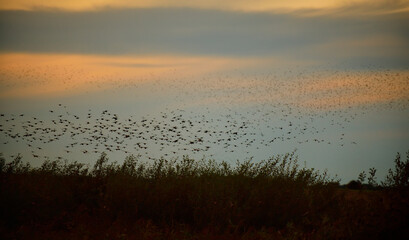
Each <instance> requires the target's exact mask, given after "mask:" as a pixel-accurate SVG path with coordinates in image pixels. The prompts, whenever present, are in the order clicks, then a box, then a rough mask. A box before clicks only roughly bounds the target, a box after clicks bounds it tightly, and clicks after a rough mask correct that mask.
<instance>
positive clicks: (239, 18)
mask: <svg viewBox="0 0 409 240" xmlns="http://www.w3.org/2000/svg"><path fill="white" fill-rule="evenodd" d="M329 2H330V3H329ZM408 6H409V1H385V0H381V1H343V0H339V1H298V0H297V1H295V0H293V1H236V0H235V1H222V2H220V1H164V0H156V1H155V0H154V1H121V0H120V1H109V0H105V1H97V0H94V1H64V0H62V1H28V0H27V1H26V0H20V1H1V4H0V8H1V9H2V12H1V16H0V24H1V25H0V32H1V35H2V38H1V39H0V51H1V52H3V53H9V52H26V53H75V54H100V55H104V54H105V55H106V54H107V55H118V54H119V55H183V56H193V55H208V56H233V57H254V56H257V57H269V58H279V59H280V60H288V61H300V62H303V61H306V62H317V63H320V62H325V63H328V62H330V63H333V64H341V65H347V66H356V65H357V64H358V65H359V64H366V65H370V64H375V65H382V66H385V67H392V68H395V67H397V68H399V67H405V66H407V63H408V62H409V57H408V56H409V30H408V28H409V27H408V22H409V8H408Z"/></svg>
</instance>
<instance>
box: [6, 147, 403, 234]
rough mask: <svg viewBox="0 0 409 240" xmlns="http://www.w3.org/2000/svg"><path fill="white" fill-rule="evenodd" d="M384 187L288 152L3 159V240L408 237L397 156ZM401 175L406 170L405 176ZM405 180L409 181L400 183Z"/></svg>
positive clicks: (370, 179)
mask: <svg viewBox="0 0 409 240" xmlns="http://www.w3.org/2000/svg"><path fill="white" fill-rule="evenodd" d="M395 163H396V169H395V170H393V171H392V170H391V171H390V174H389V175H388V177H387V179H386V180H385V182H384V183H382V186H380V187H377V188H374V187H372V188H369V187H365V186H369V185H371V186H373V185H375V184H376V183H375V180H374V174H375V173H374V170H373V169H371V170H370V172H372V173H373V174H370V175H371V176H372V177H371V178H369V179H368V182H369V183H370V184H369V183H368V184H366V185H365V184H362V182H363V181H364V179H365V176H363V175H360V179H359V180H360V181H356V183H357V184H358V185H357V186H358V187H356V188H357V190H352V189H349V188H345V187H341V186H339V182H338V181H337V180H335V179H332V178H330V177H329V176H328V175H327V174H326V173H325V172H324V173H320V172H318V171H316V170H314V169H308V168H305V167H303V168H302V167H300V166H299V164H298V158H297V156H296V155H295V154H294V153H289V154H285V155H278V156H275V157H272V158H270V159H268V160H266V161H263V162H260V163H253V162H252V161H250V160H249V161H244V162H237V164H236V165H234V166H231V165H229V164H228V163H226V162H221V163H218V162H215V161H213V160H200V161H195V160H193V159H190V158H189V157H187V156H185V157H183V158H182V159H181V160H171V161H169V160H165V159H158V160H156V161H154V162H152V163H146V162H143V161H140V160H139V158H138V157H135V156H128V157H127V158H126V159H125V161H124V162H123V164H117V163H116V162H109V161H108V158H107V155H106V154H105V153H103V154H101V156H100V158H99V159H98V160H97V161H96V163H95V165H94V166H93V167H92V168H90V167H88V166H86V165H84V164H80V163H77V162H73V163H70V162H62V161H49V160H48V161H45V162H44V163H43V164H42V166H41V167H38V168H32V167H31V166H30V165H29V164H24V163H23V161H22V159H21V157H19V156H18V157H17V158H15V159H14V160H13V161H11V162H9V163H6V161H5V159H4V158H2V157H1V158H0V167H1V174H0V190H1V191H0V206H1V207H0V216H1V219H0V238H1V239H401V238H407V237H409V224H408V222H409V221H408V220H409V198H408V196H409V195H408V192H409V191H408V184H407V183H408V182H407V179H405V174H407V173H408V166H409V152H408V157H407V160H406V162H404V161H401V157H400V155H398V156H397V158H396V159H395ZM405 171H406V172H405ZM405 184H406V185H405Z"/></svg>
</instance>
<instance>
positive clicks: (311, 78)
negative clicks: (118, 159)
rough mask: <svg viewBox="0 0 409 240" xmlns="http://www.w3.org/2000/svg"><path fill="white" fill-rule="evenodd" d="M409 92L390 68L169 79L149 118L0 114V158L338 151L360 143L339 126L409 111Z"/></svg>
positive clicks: (152, 89) (67, 112)
mask: <svg viewBox="0 0 409 240" xmlns="http://www.w3.org/2000/svg"><path fill="white" fill-rule="evenodd" d="M135 85H138V84H137V83H135ZM124 86H126V87H124V89H120V88H118V89H117V90H116V91H118V94H117V95H116V96H120V95H121V94H122V93H123V91H128V92H129V91H132V87H130V84H129V82H124ZM408 86H409V75H404V74H400V75H399V74H395V73H393V72H388V71H386V72H385V71H382V72H381V73H379V72H376V71H375V72H370V73H368V72H366V73H359V72H358V73H353V72H348V71H346V72H337V71H335V72H334V71H332V72H325V71H322V72H321V71H320V72H312V71H310V72H309V71H304V72H303V71H301V72H292V71H287V72H284V73H281V75H280V74H277V73H269V74H265V75H261V76H260V75H258V76H255V75H251V74H247V75H246V74H244V73H234V74H231V75H222V74H214V75H212V74H209V75H208V76H206V77H202V78H197V77H196V78H195V77H194V76H188V77H185V78H180V79H178V78H177V77H174V78H172V76H169V77H168V78H167V79H164V80H157V81H154V82H152V84H151V85H149V86H148V88H147V89H144V91H145V92H148V93H152V95H153V96H155V94H156V95H158V96H160V95H169V96H170V97H169V98H168V100H166V101H167V102H166V103H163V105H162V108H161V111H157V112H156V113H153V114H146V115H141V114H140V113H138V112H137V111H136V112H128V113H127V114H124V113H118V112H115V111H114V110H113V109H104V110H102V111H96V110H94V109H92V108H91V109H89V110H88V111H87V112H86V113H79V112H78V113H76V112H75V109H71V108H70V106H69V105H68V104H65V103H56V104H54V107H52V108H50V109H49V110H48V112H47V114H42V115H32V114H27V113H1V115H0V136H1V145H2V146H1V147H0V151H5V150H6V149H7V148H8V147H9V146H12V145H16V146H19V148H24V149H21V150H22V151H26V152H29V154H30V155H31V157H33V158H43V157H47V156H48V155H49V151H50V149H51V148H52V149H53V151H54V152H56V154H57V155H58V158H68V159H69V158H70V154H78V153H81V154H84V155H87V154H99V153H101V152H120V153H122V154H126V155H129V154H138V155H142V156H144V157H146V158H158V157H162V156H164V157H166V156H171V157H180V156H182V155H202V156H207V157H213V158H218V157H220V156H222V155H223V154H231V153H235V154H238V155H240V156H242V157H243V156H245V157H251V156H253V155H255V154H257V152H258V151H267V150H271V149H274V148H275V147H279V146H281V145H280V144H288V145H292V146H294V147H297V145H299V144H326V145H336V146H339V147H343V146H344V145H346V144H357V142H356V140H354V139H351V138H350V137H349V136H348V134H347V133H346V132H347V131H345V128H347V127H348V125H349V124H351V122H353V120H354V119H355V118H357V117H359V115H361V114H365V112H367V111H373V110H376V109H379V107H380V106H383V108H391V107H392V108H397V109H407V106H408V105H409V98H408V97H409V87H408ZM169 99H171V100H170V101H169ZM107 101H109V99H107Z"/></svg>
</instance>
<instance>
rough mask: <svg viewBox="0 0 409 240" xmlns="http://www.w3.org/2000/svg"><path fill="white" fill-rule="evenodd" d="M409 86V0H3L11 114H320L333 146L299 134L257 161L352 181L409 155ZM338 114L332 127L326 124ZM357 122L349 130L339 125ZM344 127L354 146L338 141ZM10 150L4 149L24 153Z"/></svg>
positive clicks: (2, 69) (5, 101)
mask: <svg viewBox="0 0 409 240" xmlns="http://www.w3.org/2000/svg"><path fill="white" fill-rule="evenodd" d="M408 80H409V1H408V0H402V1H400V0H356V1H352V0H351V1H349V0H333V1H321V0H315V1H304V0H289V1H275V0H274V1H272V0H252V1H248V0H226V1H216V0H194V1H192V0H190V1H189V0H143V1H126V0H89V1H84V0H59V1H47V0H38V1H36V0H13V1H6V0H0V111H1V112H2V113H4V114H10V116H17V115H23V116H27V115H29V114H30V113H33V114H37V113H42V114H43V115H42V117H44V118H45V119H47V118H50V119H51V116H49V115H47V114H49V113H50V111H49V110H50V109H51V108H52V107H55V106H54V105H55V104H56V103H57V102H59V103H62V104H61V105H63V104H65V105H66V106H67V109H68V108H69V107H71V109H72V111H79V112H81V111H84V109H85V110H88V109H101V108H105V107H106V108H108V109H110V110H112V112H115V111H116V112H117V113H118V114H123V115H128V116H129V115H132V114H134V116H136V117H135V118H136V119H139V118H142V117H145V114H153V115H154V114H157V113H158V112H160V111H170V112H173V111H172V110H175V111H176V110H180V109H185V108H186V109H189V110H192V111H193V112H194V114H198V115H201V116H202V115H203V116H204V114H203V112H201V111H204V110H203V109H208V111H209V112H211V113H210V114H209V116H211V117H214V118H216V117H218V115H217V114H219V112H218V111H219V110H220V109H219V108H220V106H223V107H226V106H227V107H226V109H229V110H228V111H231V109H234V108H236V107H237V108H238V109H236V110H237V111H238V112H240V113H242V114H243V115H242V118H248V119H252V118H253V115H254V113H251V114H250V113H248V112H246V111H247V110H248V109H258V108H260V109H262V110H260V111H259V112H263V111H267V112H266V113H271V112H274V111H277V112H279V113H280V114H283V116H282V119H286V121H287V120H288V121H297V119H298V120H299V119H303V118H306V119H307V120H305V119H303V121H304V120H305V121H307V122H310V121H311V124H312V122H313V121H312V120H311V119H313V118H317V119H320V120H317V121H315V122H314V124H316V125H314V124H313V128H314V129H315V128H320V127H321V126H325V127H324V128H325V129H329V130H328V131H324V130H323V135H322V136H321V137H322V138H324V139H326V140H327V141H328V142H327V143H326V144H327V145H326V146H327V147H326V148H322V147H321V146H318V145H314V144H312V143H311V142H312V141H309V142H308V143H307V144H304V145H302V144H301V145H302V146H301V147H300V146H299V145H300V144H299V143H298V142H300V141H301V140H299V139H296V137H297V136H295V137H294V139H296V140H291V141H293V142H291V141H290V143H289V144H287V142H285V141H283V145H273V146H272V147H271V146H268V147H269V148H266V149H264V150H256V149H250V150H249V152H248V153H249V155H251V154H253V155H254V156H256V157H257V156H258V157H259V159H260V158H263V157H266V156H267V157H268V156H269V155H270V154H272V152H273V153H274V152H276V150H280V151H292V150H293V149H294V148H300V149H301V150H300V155H301V157H303V156H304V157H305V159H306V160H307V162H309V163H310V164H311V165H312V166H315V167H317V166H318V167H321V168H326V167H329V168H334V169H335V171H334V172H337V171H338V172H340V174H341V175H343V176H346V177H347V178H351V177H353V176H354V174H356V171H358V170H359V167H358V168H357V169H354V171H353V172H352V173H350V172H348V171H350V168H349V167H348V166H349V165H348V163H346V162H342V161H341V159H344V158H345V156H349V158H348V159H349V161H350V162H354V161H358V160H357V159H365V160H362V161H363V162H362V164H361V165H360V167H367V166H368V167H372V165H370V163H371V161H374V162H376V164H377V165H376V164H374V165H373V166H378V167H385V166H390V165H388V163H386V162H385V160H384V159H385V158H386V157H390V158H393V157H394V156H393V155H394V153H396V151H406V150H407V149H405V147H406V146H407V145H408V144H409V135H408V134H407V132H409V131H407V130H408V129H409V124H408V123H407V121H405V119H406V118H407V117H408V116H409V113H408V111H407V109H408V105H409V87H408V86H409V84H408ZM53 104H54V105H53ZM276 104H277V105H276ZM388 104H391V105H393V104H395V105H393V106H395V107H389V106H388ZM379 106H381V108H382V107H383V109H388V111H389V110H390V111H391V112H388V113H387V114H385V113H379V112H377V111H383V110H379V109H378V107H379ZM385 106H388V107H385ZM266 107H267V108H268V109H267V110H266V109H265V108H266ZM129 109H132V110H129ZM277 109H280V110H277ZM295 109H297V111H298V113H300V112H303V113H305V115H299V116H293V115H292V114H294V113H295V112H297V111H296V110H295ZM346 109H347V110H346ZM402 109H403V110H402ZM212 111H213V112H212ZM241 111H242V112H241ZM21 112H23V113H24V114H21ZM67 112H68V110H67ZM330 113H331V114H332V115H331V114H330ZM358 113H359V114H361V115H359V114H358ZM192 114H193V113H192ZM194 114H193V115H194ZM300 114H301V113H300ZM314 114H316V115H314ZM319 114H323V115H322V116H321V115H319ZM310 115H313V116H314V117H310V118H309V117H307V116H310ZM323 116H325V117H323ZM328 116H330V117H331V118H334V119H331V121H332V122H324V123H322V122H320V121H323V120H322V119H326V118H328ZM359 116H363V117H362V118H359ZM373 116H382V117H380V118H379V119H377V121H372V120H373V119H374V117H373ZM271 117H272V118H271V119H267V120H268V121H267V120H266V121H265V122H263V121H264V120H265V119H264V118H263V117H260V119H252V120H251V121H253V122H257V124H260V126H259V125H257V127H256V128H257V131H258V132H257V134H259V133H260V132H262V128H266V129H267V125H269V124H270V123H271V124H273V125H274V124H279V123H278V122H279V120H277V119H275V118H274V116H271ZM12 118H13V117H10V119H12ZM277 118H278V117H277ZM261 119H264V120H261ZM278 119H279V118H278ZM352 119H358V120H356V122H354V121H353V120H352ZM327 120H328V119H327ZM344 120H345V121H346V120H348V122H351V123H350V124H351V125H350V126H349V125H348V126H349V128H348V126H344V125H343V124H344V123H342V124H341V123H339V124H338V125H337V126H338V127H340V126H342V128H340V129H338V128H337V129H336V130H334V129H332V126H334V125H336V124H335V123H334V121H338V122H343V121H344ZM44 121H45V120H44ZM240 121H241V120H240ZM249 121H250V120H249ZM258 121H260V123H259V122H258ZM300 121H301V120H300ZM328 121H330V120H328ZM3 123H4V122H1V124H3ZM21 123H23V122H21ZM4 124H5V123H4ZM263 124H264V125H263ZM280 124H281V123H280ZM300 124H301V123H300ZM348 124H349V123H348ZM354 124H355V125H354ZM5 125H7V124H5ZM290 125H291V126H292V123H291V124H290ZM16 126H18V124H17V125H16ZM367 126H369V127H367ZM10 127H12V126H10ZM276 127H278V125H277V126H276ZM344 127H345V128H344ZM10 131H11V130H10ZM314 131H316V132H318V131H317V130H316V129H315V130H314ZM343 131H346V135H348V134H349V136H350V138H348V137H345V139H348V141H349V145H348V143H346V142H345V143H344V142H343V141H344V140H342V141H340V143H339V145H338V146H337V147H333V146H332V145H330V144H331V143H334V141H336V140H337V141H338V140H339V139H344V137H339V136H338V135H337V134H344V132H343ZM288 132H291V131H288ZM292 132H295V131H292ZM271 134H275V132H272V133H271ZM261 135H263V134H261ZM335 135H337V136H338V137H337V138H336V137H334V136H335ZM342 136H344V135H342ZM373 136H377V138H374V137H373ZM258 137H259V138H260V139H263V137H267V138H268V137H270V136H268V135H267V136H258ZM308 137H311V139H309V140H312V139H315V140H317V139H316V138H317V136H316V135H314V134H312V135H311V136H310V135H308ZM355 138H356V139H358V140H356V139H355ZM283 139H284V138H283ZM374 139H377V140H376V141H375V140H374ZM297 140H298V141H297ZM303 140H305V141H307V140H308V139H303ZM64 141H67V139H65V140H64ZM9 142H10V145H11V147H8V146H7V145H2V147H0V152H6V153H7V154H9V155H11V154H13V153H15V152H12V151H19V150H20V149H21V146H20V145H19V144H22V143H21V142H19V143H16V144H14V145H13V144H12V141H7V144H9ZM356 142H360V144H361V145H356V144H355V143H356ZM352 143H354V144H352ZM5 144H6V143H5ZM152 144H153V143H152ZM153 145H154V144H153ZM304 146H305V147H304ZM341 146H342V147H341ZM373 146H376V151H375V150H373ZM270 147H271V148H270ZM41 148H42V147H41ZM44 149H45V148H44ZM55 149H58V148H57V147H55ZM153 149H155V147H153ZM257 149H258V148H257ZM171 150H172V151H173V150H174V149H171ZM27 151H28V150H27ZM53 151H54V149H53ZM152 151H153V150H152ZM169 151H170V150H169ZM218 151H219V152H220V151H222V150H220V149H219V150H218ZM252 151H253V152H252ZM79 152H80V153H81V151H79ZM215 152H216V153H217V151H215ZM215 152H213V153H215ZM32 154H35V155H37V154H39V155H41V154H43V155H44V156H46V155H47V153H46V152H44V153H37V152H35V153H32ZM53 154H56V155H58V154H60V152H58V151H57V150H55V152H53ZM149 154H151V153H149V152H148V153H147V155H149ZM154 154H156V155H155V156H158V154H161V153H160V152H156V153H154ZM235 154H237V155H234V156H233V157H232V158H235V156H242V155H243V154H242V153H240V152H235ZM320 154H321V155H320ZM80 156H82V155H79V156H78V155H77V157H80ZM223 156H224V155H223ZM330 157H332V158H333V160H332V162H331V161H330V162H325V163H324V160H323V159H328V158H330ZM317 159H319V160H317ZM320 161H321V162H320ZM314 164H315V165H314ZM326 164H329V165H326ZM385 171H386V170H385Z"/></svg>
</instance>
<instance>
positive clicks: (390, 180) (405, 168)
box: [382, 151, 409, 190]
mask: <svg viewBox="0 0 409 240" xmlns="http://www.w3.org/2000/svg"><path fill="white" fill-rule="evenodd" d="M382 184H383V185H384V186H385V187H393V188H399V189H401V190H408V188H409V151H408V152H406V161H403V160H401V156H400V153H397V155H396V158H395V169H394V170H392V169H389V171H388V175H387V176H386V179H385V181H384V182H383V183H382Z"/></svg>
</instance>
